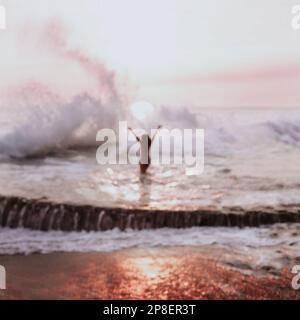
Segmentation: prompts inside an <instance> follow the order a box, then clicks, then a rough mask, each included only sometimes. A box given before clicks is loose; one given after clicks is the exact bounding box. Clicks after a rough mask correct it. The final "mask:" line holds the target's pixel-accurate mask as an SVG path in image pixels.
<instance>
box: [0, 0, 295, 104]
mask: <svg viewBox="0 0 300 320" xmlns="http://www.w3.org/2000/svg"><path fill="white" fill-rule="evenodd" d="M1 4H3V5H5V6H6V9H7V23H8V28H7V30H6V31H0V48H1V53H0V58H1V74H0V85H1V88H4V87H6V86H16V85H20V84H22V83H23V82H26V81H39V82H41V83H43V84H46V85H48V86H50V87H51V88H52V87H53V89H54V90H57V91H59V92H60V93H65V94H76V93H78V92H80V91H84V90H89V91H93V92H95V91H97V90H101V89H99V86H98V85H99V81H98V80H99V79H97V76H96V77H93V75H91V73H93V72H91V68H92V69H93V68H94V67H95V69H97V68H98V67H100V66H101V68H102V67H103V68H104V73H100V74H102V75H104V76H103V79H104V81H111V79H110V76H112V77H114V78H115V79H116V80H117V82H118V83H119V85H120V84H121V86H122V88H123V90H125V89H124V83H125V84H126V94H127V95H128V96H129V98H130V99H131V100H133V101H134V100H140V99H142V100H147V101H149V102H151V103H154V104H156V105H157V104H167V105H194V106H201V107H206V106H216V107H218V106H228V107H239V106H245V107H252V106H259V107H260V106H262V107H265V106H269V107H277V106H300V30H299V31H295V30H293V29H292V28H291V26H290V21H291V18H292V15H291V8H292V6H293V5H295V4H297V1H289V0H285V1H282V0H264V2H263V3H262V1H259V0H252V1H248V0H227V1H219V0H209V1H208V0H207V1H200V0H177V1H176V0H164V1H159V0H152V1H147V0H127V1H119V0H86V1H79V0H51V1H50V0H43V1H38V0H27V1H23V2H21V1H19V0H2V1H1ZM299 4H300V1H299ZM53 22H55V23H54V24H57V25H60V26H61V27H62V32H63V36H64V41H65V43H64V44H63V46H64V49H63V50H64V53H63V54H62V51H61V50H62V49H60V51H59V50H53V48H51V41H49V39H47V37H46V36H45V30H47V28H48V29H49V26H51V25H53ZM70 52H73V59H72V58H71V56H70ZM66 53H67V54H66ZM74 53H76V54H78V53H80V58H81V59H82V58H83V59H86V58H87V57H90V58H91V60H90V61H93V64H86V68H83V67H82V66H83V65H82V64H81V65H78V59H77V60H76V59H74ZM78 57H79V56H78V55H77V58H78ZM85 62H87V61H85ZM88 63H90V62H88Z"/></svg>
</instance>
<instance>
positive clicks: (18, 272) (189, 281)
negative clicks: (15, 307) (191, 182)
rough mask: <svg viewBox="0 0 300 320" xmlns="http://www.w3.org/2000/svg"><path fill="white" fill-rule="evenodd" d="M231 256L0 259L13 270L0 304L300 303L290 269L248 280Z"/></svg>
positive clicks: (139, 252) (149, 252)
mask: <svg viewBox="0 0 300 320" xmlns="http://www.w3.org/2000/svg"><path fill="white" fill-rule="evenodd" d="M212 252H214V254H212ZM226 254H229V252H224V251H223V250H220V251H218V250H214V249H213V250H211V247H209V248H206V247H194V248H191V247H169V248H161V247H159V248H152V249H137V248H135V249H125V250H119V251H115V252H110V253H52V254H46V255H41V254H33V255H28V256H24V255H15V256H3V255H2V256H1V255H0V264H2V265H4V266H5V267H6V270H7V290H6V291H4V292H2V293H1V295H0V299H34V300H35V299H117V300H118V299H297V300H298V299H300V292H299V290H298V291H295V290H293V289H292V287H291V279H292V277H293V275H292V274H291V273H290V271H289V270H288V266H287V268H284V269H282V270H280V272H279V273H278V275H277V276H274V275H272V274H271V273H265V274H264V275H259V274H258V273H256V272H255V273H252V274H245V273H243V272H240V271H241V270H238V269H235V268H232V266H230V265H228V264H226V262H224V259H225V257H226ZM257 271H259V270H257Z"/></svg>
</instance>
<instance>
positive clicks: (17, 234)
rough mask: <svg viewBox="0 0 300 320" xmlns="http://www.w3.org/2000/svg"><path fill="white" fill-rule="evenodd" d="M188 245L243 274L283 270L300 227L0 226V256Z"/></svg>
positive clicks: (295, 256)
mask: <svg viewBox="0 0 300 320" xmlns="http://www.w3.org/2000/svg"><path fill="white" fill-rule="evenodd" d="M170 246H172V247H176V246H190V247H198V248H199V247H202V248H204V249H205V248H206V249H207V250H208V251H207V252H210V253H211V254H212V255H213V256H214V258H218V256H220V257H222V261H223V262H224V263H225V264H227V265H229V266H230V267H233V268H237V269H240V270H241V271H242V272H253V271H257V272H259V273H261V272H263V271H266V272H270V271H271V272H274V273H275V274H276V273H277V272H279V271H280V270H281V269H282V268H287V267H288V268H289V267H292V266H293V265H294V264H297V263H300V224H290V225H288V224H277V225H273V226H271V227H260V228H244V229H239V228H220V227H201V228H197V227H194V228H190V229H179V230H178V229H169V228H165V229H160V230H142V231H134V230H126V231H123V232H122V231H120V230H117V229H114V230H111V231H105V232H61V231H49V232H40V231H31V230H26V229H15V230H12V229H6V228H0V254H3V255H13V254H26V255H27V254H32V253H42V254H48V253H53V252H110V251H116V250H121V249H130V248H141V249H149V248H155V247H170ZM206 249H205V250H206Z"/></svg>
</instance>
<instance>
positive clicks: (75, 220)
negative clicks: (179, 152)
mask: <svg viewBox="0 0 300 320" xmlns="http://www.w3.org/2000/svg"><path fill="white" fill-rule="evenodd" d="M287 222H290V223H293V222H300V204H291V205H282V206H277V207H261V206H260V207H254V208H251V209H243V208H241V207H224V208H222V209H216V208H211V207H208V208H199V209H197V210H156V209H153V210H152V209H151V210H150V209H136V208H118V207H117V208H101V207H96V206H90V205H77V204H68V203H65V204H62V203H55V202H50V201H43V200H35V199H25V198H20V197H0V226H2V227H9V228H29V229H34V230H42V231H48V230H63V231H81V230H86V231H97V230H99V231H100V230H101V231H104V230H110V229H113V228H119V229H120V230H125V229H128V228H131V229H135V230H142V229H157V228H163V227H169V228H188V227H194V226H216V227H217V226H218V227H219V226H223V227H236V226H238V227H241V228H242V227H257V226H260V225H267V224H274V223H287Z"/></svg>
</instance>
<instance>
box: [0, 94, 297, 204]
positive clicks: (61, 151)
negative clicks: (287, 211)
mask: <svg viewBox="0 0 300 320" xmlns="http://www.w3.org/2000/svg"><path fill="white" fill-rule="evenodd" d="M30 106H31V105H30ZM74 106H75V107H74ZM97 108H100V109H101V106H100V107H99V105H97V102H96V101H94V100H92V98H89V97H80V98H77V100H76V99H75V101H73V102H72V103H71V104H66V105H65V104H63V105H57V106H56V107H55V108H54V109H50V110H51V112H48V113H46V112H45V107H43V108H41V107H39V106H38V105H34V106H31V107H30V108H29V107H25V108H24V106H23V107H22V108H21V110H22V112H24V114H21V112H19V113H20V114H19V113H18V112H17V111H16V110H14V108H13V110H14V111H11V112H8V111H7V110H6V109H5V108H4V109H0V110H1V113H3V115H5V114H6V117H4V116H3V117H1V118H0V128H1V130H0V159H1V161H0V179H1V180H0V181H1V183H0V194H1V195H8V196H11V195H19V196H25V197H28V198H47V199H49V200H54V201H58V202H71V203H85V204H87V203H88V204H94V205H101V206H110V207H113V206H123V207H141V208H149V209H151V208H161V209H164V208H166V209H170V208H171V209H172V208H174V209H176V208H178V209H183V208H189V209H192V208H199V207H200V206H214V207H218V208H222V207H224V206H233V205H237V206H241V207H252V206H257V205H270V206H276V205H280V204H295V203H299V199H300V175H299V173H300V169H299V163H300V109H289V108H286V109H247V110H239V109H217V110H207V109H206V110H205V109H203V110H201V109H200V110H189V109H187V108H183V109H172V108H168V109H167V108H166V107H161V108H159V109H158V110H157V111H156V112H155V115H153V116H152V118H151V117H150V118H149V119H148V120H147V122H146V123H144V124H141V123H137V122H134V121H133V120H132V117H130V115H128V117H127V118H128V119H127V118H123V117H121V116H120V114H119V115H118V117H117V116H116V114H113V113H112V112H110V111H109V110H106V109H105V110H104V111H102V113H101V116H102V118H101V119H100V120H99V121H98V118H95V115H93V113H95V112H96V111H95V110H96V109H97ZM103 108H104V107H103ZM94 109H95V110H94ZM74 110H75V111H74ZM76 110H77V111H76ZM78 110H80V111H78ZM93 110H94V111H93ZM97 110H98V109H97ZM5 112H6V113H5ZM97 112H99V111H97ZM90 114H92V117H90V116H88V115H90ZM94 118H95V119H96V120H95V123H93V122H91V121H92V119H94ZM119 120H127V121H128V122H129V124H131V123H133V124H134V126H136V127H138V126H139V125H140V126H142V125H143V126H144V128H146V129H147V128H152V127H153V128H154V127H155V126H156V124H157V123H161V124H163V125H164V126H165V127H166V128H170V129H171V128H181V129H183V128H191V129H196V128H201V129H204V130H205V144H204V146H205V162H204V164H205V165H204V172H203V174H201V175H193V174H191V173H190V170H188V169H187V168H186V167H185V166H184V165H172V164H171V165H153V166H152V167H151V168H150V170H149V172H148V174H147V175H146V176H140V174H139V168H138V166H136V165H110V166H108V165H107V166H103V165H99V164H98V163H97V161H96V150H97V143H96V141H95V140H96V139H95V136H96V132H97V130H98V129H101V128H105V127H106V126H107V127H109V128H117V125H118V121H119ZM154 124H155V126H154ZM190 147H191V146H190ZM123 152H126V150H125V151H123ZM174 152H175V153H176V150H175V151H174Z"/></svg>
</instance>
